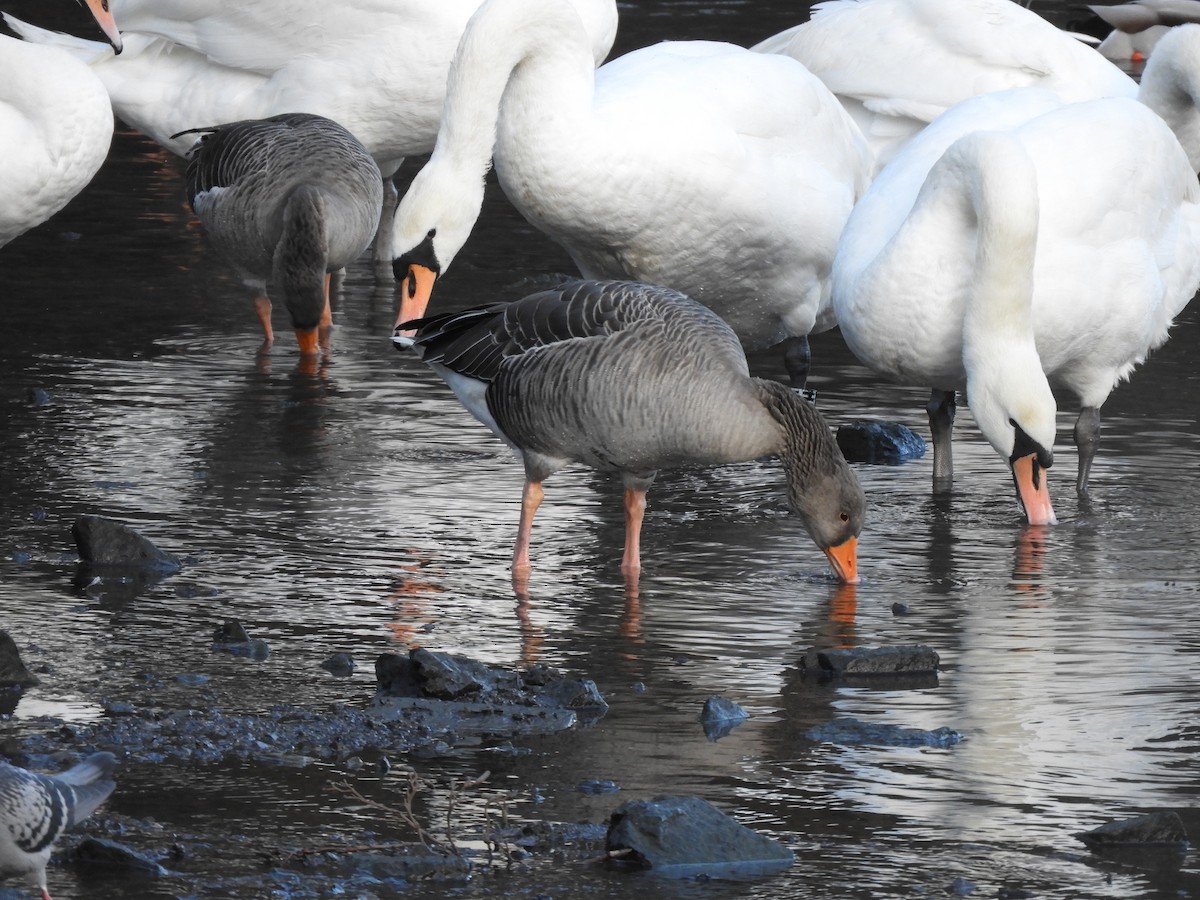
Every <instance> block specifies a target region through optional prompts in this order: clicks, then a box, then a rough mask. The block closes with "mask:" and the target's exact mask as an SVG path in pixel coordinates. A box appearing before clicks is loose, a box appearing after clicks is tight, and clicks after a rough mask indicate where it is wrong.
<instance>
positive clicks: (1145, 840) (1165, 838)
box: [1075, 811, 1188, 850]
mask: <svg viewBox="0 0 1200 900" xmlns="http://www.w3.org/2000/svg"><path fill="white" fill-rule="evenodd" d="M1075 837H1077V838H1079V840H1081V841H1083V843H1084V844H1086V845H1087V846H1088V847H1089V848H1090V849H1092V850H1098V849H1103V848H1105V847H1112V846H1117V845H1120V846H1130V845H1134V844H1158V845H1162V844H1171V845H1176V846H1179V847H1181V848H1186V847H1187V845H1188V836H1187V830H1186V829H1185V828H1184V827H1183V820H1182V819H1180V818H1179V816H1178V814H1176V813H1173V812H1170V811H1164V812H1154V813H1150V814H1149V815H1145V816H1135V817H1133V818H1131V819H1121V820H1119V821H1116V822H1109V823H1107V824H1105V825H1101V826H1100V827H1099V828H1093V829H1092V830H1091V831H1080V832H1077V833H1076V834H1075Z"/></svg>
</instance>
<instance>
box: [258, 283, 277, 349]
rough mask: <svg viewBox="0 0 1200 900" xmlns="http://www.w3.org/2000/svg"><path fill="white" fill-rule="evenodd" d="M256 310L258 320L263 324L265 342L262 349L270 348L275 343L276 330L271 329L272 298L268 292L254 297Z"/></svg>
mask: <svg viewBox="0 0 1200 900" xmlns="http://www.w3.org/2000/svg"><path fill="white" fill-rule="evenodd" d="M254 312H255V314H256V315H257V316H258V322H259V324H260V325H262V330H263V342H262V347H260V348H259V349H260V350H270V349H271V345H272V344H274V343H275V332H274V331H273V330H272V329H271V298H270V297H268V296H267V295H266V294H260V295H259V296H257V297H255V298H254Z"/></svg>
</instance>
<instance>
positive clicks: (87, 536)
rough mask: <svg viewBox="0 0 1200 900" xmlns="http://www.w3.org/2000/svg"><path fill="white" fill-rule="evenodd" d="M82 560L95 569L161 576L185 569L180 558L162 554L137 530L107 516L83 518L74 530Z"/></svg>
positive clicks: (73, 533)
mask: <svg viewBox="0 0 1200 900" xmlns="http://www.w3.org/2000/svg"><path fill="white" fill-rule="evenodd" d="M71 536H72V537H73V538H74V539H75V546H76V548H77V549H78V551H79V558H80V559H82V560H83V561H84V562H85V563H89V564H90V565H93V566H119V567H124V568H130V569H142V570H148V571H151V572H157V573H160V574H170V573H172V572H178V571H179V570H180V569H182V568H183V563H182V562H180V561H179V558H178V557H176V556H175V555H174V554H172V553H168V552H167V551H165V550H160V549H159V548H158V547H156V546H155V545H154V544H153V543H151V542H150V541H149V540H148V539H146V538H145V537H143V536H142V535H141V534H139V533H138V532H137V531H135V530H134V529H132V528H130V527H129V526H128V525H125V524H124V523H122V522H118V521H117V520H115V519H108V518H105V517H104V516H91V515H88V516H80V517H79V518H77V519H76V520H75V524H74V525H72V526H71Z"/></svg>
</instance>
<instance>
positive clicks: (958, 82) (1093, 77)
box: [753, 0, 1137, 169]
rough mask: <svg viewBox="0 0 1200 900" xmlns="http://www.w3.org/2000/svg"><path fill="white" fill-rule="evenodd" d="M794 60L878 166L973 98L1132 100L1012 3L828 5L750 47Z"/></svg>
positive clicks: (1125, 86) (1074, 47)
mask: <svg viewBox="0 0 1200 900" xmlns="http://www.w3.org/2000/svg"><path fill="white" fill-rule="evenodd" d="M753 49H755V50H758V51H760V52H764V53H783V54H785V55H787V56H790V57H792V58H793V59H796V60H799V61H800V62H801V63H803V64H804V65H805V66H807V67H808V69H809V70H810V71H811V72H812V73H813V74H814V75H816V76H817V77H818V78H820V79H821V80H822V81H823V82H825V84H826V86H828V88H829V89H830V90H831V91H833V93H834V94H835V95H836V96H837V98H838V99H839V100H841V101H842V103H843V104H844V105H845V107H846V109H847V110H848V111H849V112H850V113H851V115H853V116H854V119H855V121H856V122H857V123H858V124H859V127H860V128H861V129H862V132H863V134H864V135H866V137H867V140H869V141H870V142H871V146H872V148H873V149H874V151H875V156H876V167H877V169H881V168H883V166H884V164H885V163H887V161H888V160H889V159H891V157H892V156H894V155H895V153H896V152H897V151H898V150H899V148H900V147H902V146H903V145H904V142H905V141H907V140H908V139H909V138H911V137H912V136H913V135H914V134H916V133H917V132H918V131H920V130H921V129H922V128H924V127H925V126H926V125H928V124H929V123H930V122H932V121H933V120H934V119H935V118H936V117H937V116H938V115H940V114H941V113H943V112H945V111H946V110H947V109H949V108H950V107H951V106H953V105H954V104H955V103H958V102H959V101H961V100H966V99H967V98H968V97H973V96H975V95H977V94H984V93H988V92H991V91H1001V90H1008V89H1010V88H1017V87H1042V88H1046V89H1047V90H1052V91H1054V92H1055V93H1057V94H1059V95H1060V96H1061V97H1062V98H1063V99H1064V100H1093V99H1096V98H1098V97H1132V96H1134V95H1135V94H1136V93H1137V85H1136V84H1134V82H1133V80H1132V79H1131V78H1129V76H1127V75H1125V74H1124V73H1123V72H1121V71H1120V70H1119V69H1118V68H1117V67H1116V66H1114V65H1113V64H1112V63H1110V62H1109V61H1108V60H1106V59H1104V58H1103V57H1101V56H1100V55H1099V54H1097V53H1096V51H1095V50H1093V49H1092V48H1091V47H1088V46H1086V45H1085V44H1083V43H1081V42H1080V41H1078V40H1076V39H1075V38H1073V37H1072V36H1071V35H1069V34H1067V33H1066V32H1064V31H1061V30H1060V29H1058V28H1056V27H1055V26H1054V25H1052V24H1051V23H1050V22H1047V21H1046V20H1045V19H1043V18H1042V17H1041V16H1039V15H1038V14H1037V13H1035V12H1033V11H1032V10H1029V9H1026V8H1025V7H1024V6H1023V5H1022V4H1021V3H1014V2H1013V0H824V2H821V3H817V4H816V5H815V6H814V7H813V9H812V15H811V18H810V19H809V21H807V22H803V23H801V24H800V25H797V26H795V27H793V28H790V29H788V30H787V31H783V32H780V33H779V34H777V35H774V36H773V37H769V38H767V39H766V40H764V41H762V42H761V43H759V44H756V45H755V46H754V48H753Z"/></svg>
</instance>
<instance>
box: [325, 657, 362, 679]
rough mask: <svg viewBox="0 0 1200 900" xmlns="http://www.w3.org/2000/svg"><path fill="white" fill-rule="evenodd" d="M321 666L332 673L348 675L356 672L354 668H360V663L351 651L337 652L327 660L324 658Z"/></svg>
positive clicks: (342, 675)
mask: <svg viewBox="0 0 1200 900" xmlns="http://www.w3.org/2000/svg"><path fill="white" fill-rule="evenodd" d="M321 668H322V669H325V670H326V671H327V672H329V673H330V674H331V675H337V676H339V677H343V678H344V677H346V676H348V675H352V674H354V670H355V669H356V668H358V663H356V662H355V661H354V657H353V656H351V655H350V654H349V653H335V654H333V655H332V656H330V657H329V658H328V659H326V660H322V662H321Z"/></svg>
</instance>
